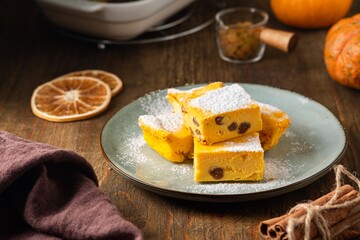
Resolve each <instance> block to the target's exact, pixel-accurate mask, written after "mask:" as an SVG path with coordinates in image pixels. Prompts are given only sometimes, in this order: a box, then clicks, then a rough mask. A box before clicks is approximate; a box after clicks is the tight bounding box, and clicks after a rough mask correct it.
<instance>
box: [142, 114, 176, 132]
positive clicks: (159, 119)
mask: <svg viewBox="0 0 360 240" xmlns="http://www.w3.org/2000/svg"><path fill="white" fill-rule="evenodd" d="M139 121H141V122H142V123H143V124H146V125H148V126H150V127H151V128H153V129H159V130H160V129H161V130H165V131H168V132H176V131H178V130H180V129H181V127H182V125H183V120H182V116H181V113H168V114H162V115H159V116H153V115H142V116H140V117H139Z"/></svg>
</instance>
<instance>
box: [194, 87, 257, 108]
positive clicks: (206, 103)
mask: <svg viewBox="0 0 360 240" xmlns="http://www.w3.org/2000/svg"><path fill="white" fill-rule="evenodd" d="M249 103H251V97H250V95H249V94H248V93H247V92H246V91H245V89H244V88H243V87H241V86H240V85H238V84H231V85H228V86H224V87H222V88H218V89H215V90H213V91H209V92H207V93H206V94H204V95H202V96H200V97H198V98H194V99H192V100H191V101H190V103H189V104H190V105H191V106H193V107H196V108H200V109H204V110H205V111H209V112H211V113H213V114H220V113H224V112H229V111H234V110H237V109H239V108H243V107H246V105H247V104H249Z"/></svg>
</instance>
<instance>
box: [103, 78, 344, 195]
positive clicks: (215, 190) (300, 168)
mask: <svg viewBox="0 0 360 240" xmlns="http://www.w3.org/2000/svg"><path fill="white" fill-rule="evenodd" d="M199 86H200V85H195V86H186V87H180V89H190V88H192V87H199ZM241 86H243V87H244V88H245V89H246V90H247V91H248V93H249V94H250V95H251V96H252V98H254V99H255V100H257V101H260V102H263V103H268V104H270V105H273V106H275V107H278V108H280V109H282V110H284V111H285V112H287V113H288V115H289V116H290V118H291V121H292V124H291V126H290V127H289V129H288V130H287V132H286V133H285V134H284V136H283V137H282V138H281V139H280V141H279V144H278V145H277V146H276V147H275V148H274V149H272V150H270V151H267V152H266V153H265V179H264V180H263V181H261V182H231V183H230V182H229V183H196V182H194V181H193V168H192V163H191V162H187V163H181V164H176V163H171V162H168V161H166V160H165V159H163V158H162V157H161V156H160V155H158V154H157V153H156V152H155V151H154V150H153V149H151V148H150V147H149V146H147V144H146V143H145V141H144V140H143V136H142V132H141V129H140V128H139V127H138V123H137V119H138V117H139V116H140V115H143V114H152V115H159V114H161V113H165V112H170V111H171V107H170V104H169V103H168V102H167V100H166V98H165V95H166V92H167V90H159V91H156V92H152V93H149V94H147V95H145V96H144V97H141V98H139V99H137V100H136V101H134V102H132V103H131V104H129V105H127V106H125V107H124V108H122V109H120V111H118V112H117V113H116V114H115V115H114V116H112V117H111V118H110V119H109V121H108V122H107V123H106V124H105V126H104V128H103V130H102V133H101V139H100V142H101V147H102V150H103V153H104V156H105V157H106V159H107V160H108V162H109V163H110V165H111V166H112V167H113V168H114V169H115V170H116V171H117V172H118V173H119V174H121V175H122V176H124V177H126V178H128V179H130V180H131V181H133V182H134V183H135V184H137V185H139V186H140V187H143V188H145V189H147V190H150V191H153V192H156V193H159V194H162V195H166V196H171V197H175V198H182V199H188V200H199V201H213V202H230V201H248V200H253V199H261V198H267V197H272V196H276V195H279V194H283V193H286V192H289V191H293V190H296V189H299V188H301V187H304V186H306V185H308V184H310V183H311V182H313V181H315V180H316V179H318V178H320V177H321V176H323V175H324V174H325V173H327V172H328V171H330V170H332V166H333V165H334V164H336V163H337V162H338V161H339V160H340V158H341V156H342V154H343V152H344V150H345V147H346V136H345V132H344V130H343V127H342V126H341V124H340V122H339V121H338V119H337V118H336V117H335V116H334V115H333V114H332V113H331V112H330V111H329V110H328V109H327V108H325V107H324V106H323V105H321V104H319V103H317V102H315V101H313V100H311V99H309V98H307V97H304V96H302V95H299V94H297V93H293V92H290V91H286V90H281V89H278V88H273V87H269V86H263V85H255V84H241Z"/></svg>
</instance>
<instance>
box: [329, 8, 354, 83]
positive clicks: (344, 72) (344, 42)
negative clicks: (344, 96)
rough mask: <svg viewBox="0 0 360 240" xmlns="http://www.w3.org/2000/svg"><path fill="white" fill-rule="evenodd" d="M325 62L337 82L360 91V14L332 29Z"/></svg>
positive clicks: (341, 21) (344, 20) (340, 22)
mask: <svg viewBox="0 0 360 240" xmlns="http://www.w3.org/2000/svg"><path fill="white" fill-rule="evenodd" d="M324 60H325V64H326V68H327V71H328V72H329V74H330V76H331V77H332V78H333V79H334V80H335V81H337V82H339V83H341V84H343V85H345V86H348V87H352V88H357V89H360V14H356V15H354V16H352V17H350V18H344V19H341V20H340V21H338V22H337V23H336V24H334V25H333V26H332V27H331V28H330V30H329V31H328V33H327V35H326V40H325V49H324Z"/></svg>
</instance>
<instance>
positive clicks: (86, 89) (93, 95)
mask: <svg viewBox="0 0 360 240" xmlns="http://www.w3.org/2000/svg"><path fill="white" fill-rule="evenodd" d="M110 100H111V90H110V87H109V86H108V85H107V84H106V83H104V82H103V81H101V80H99V79H97V78H92V77H62V78H58V79H55V80H53V81H50V82H46V83H44V84H42V85H40V86H39V87H37V88H36V89H35V90H34V92H33V95H32V97H31V109H32V111H33V113H34V114H35V115H36V116H38V117H40V118H43V119H46V120H48V121H52V122H69V121H76V120H82V119H86V118H90V117H93V116H95V115H97V114H99V113H101V112H102V111H104V110H105V109H106V108H107V106H108V105H109V103H110Z"/></svg>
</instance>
